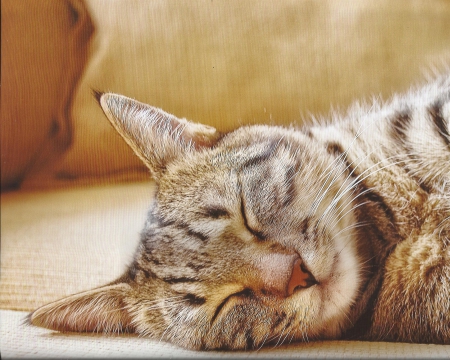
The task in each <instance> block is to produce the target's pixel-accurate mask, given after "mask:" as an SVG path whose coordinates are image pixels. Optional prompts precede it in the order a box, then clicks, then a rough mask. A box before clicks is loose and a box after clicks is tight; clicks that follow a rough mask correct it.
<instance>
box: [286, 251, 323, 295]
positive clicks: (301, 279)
mask: <svg viewBox="0 0 450 360" xmlns="http://www.w3.org/2000/svg"><path fill="white" fill-rule="evenodd" d="M315 284H317V281H316V279H315V278H314V276H313V275H312V274H311V273H310V272H309V271H307V270H306V268H305V267H304V266H303V264H302V261H301V260H300V258H298V259H296V260H295V261H294V265H293V268H292V273H291V278H290V279H289V283H288V286H287V295H288V296H290V295H292V294H293V293H294V291H295V289H297V288H309V287H310V286H313V285H315Z"/></svg>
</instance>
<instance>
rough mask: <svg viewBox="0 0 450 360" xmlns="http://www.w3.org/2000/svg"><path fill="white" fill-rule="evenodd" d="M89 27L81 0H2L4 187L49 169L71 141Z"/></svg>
mask: <svg viewBox="0 0 450 360" xmlns="http://www.w3.org/2000/svg"><path fill="white" fill-rule="evenodd" d="M91 33H92V24H91V23H90V19H89V16H88V14H87V9H86V8H85V6H84V3H83V1H82V0H68V1H60V0H39V1H36V0H20V1H17V0H4V1H2V61H1V63H2V84H1V85H2V86H1V90H2V97H1V103H2V105H1V121H0V126H1V133H0V134H1V166H2V171H1V187H2V190H3V189H5V188H11V187H15V186H18V185H20V182H21V181H22V180H23V179H24V178H27V177H30V176H31V174H33V173H35V172H36V171H38V170H39V169H40V168H43V167H45V168H46V169H47V170H50V169H52V167H53V165H54V164H56V163H57V161H58V159H59V158H60V156H61V155H62V154H63V153H64V151H65V150H66V149H67V148H68V147H69V146H70V144H71V140H72V132H73V130H74V129H73V124H72V123H71V117H70V107H71V103H72V100H73V94H74V91H75V87H76V84H77V81H78V80H79V78H80V76H81V72H82V70H83V67H84V64H85V63H86V60H87V59H86V50H87V44H88V41H89V37H90V34H91Z"/></svg>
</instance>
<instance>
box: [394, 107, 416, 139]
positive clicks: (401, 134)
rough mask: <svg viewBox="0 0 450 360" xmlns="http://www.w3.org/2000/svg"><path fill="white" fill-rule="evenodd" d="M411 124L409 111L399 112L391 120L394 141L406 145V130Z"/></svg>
mask: <svg viewBox="0 0 450 360" xmlns="http://www.w3.org/2000/svg"><path fill="white" fill-rule="evenodd" d="M410 123H411V114H410V113H409V112H407V111H402V112H398V113H396V114H395V116H394V117H393V118H392V120H391V126H392V127H391V136H392V138H393V139H394V140H396V141H398V142H400V143H404V142H405V140H406V130H407V129H408V127H409V125H410Z"/></svg>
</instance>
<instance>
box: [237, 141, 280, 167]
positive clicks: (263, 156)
mask: <svg viewBox="0 0 450 360" xmlns="http://www.w3.org/2000/svg"><path fill="white" fill-rule="evenodd" d="M278 144H279V141H271V142H270V143H269V144H268V146H267V148H266V149H264V151H263V152H262V153H260V154H258V155H256V156H254V157H252V158H250V159H247V160H246V161H245V162H244V164H243V165H242V167H243V168H245V167H251V166H256V165H259V164H261V163H262V162H264V161H267V160H268V159H269V158H270V157H271V156H272V155H273V154H274V153H275V151H276V149H277V146H278Z"/></svg>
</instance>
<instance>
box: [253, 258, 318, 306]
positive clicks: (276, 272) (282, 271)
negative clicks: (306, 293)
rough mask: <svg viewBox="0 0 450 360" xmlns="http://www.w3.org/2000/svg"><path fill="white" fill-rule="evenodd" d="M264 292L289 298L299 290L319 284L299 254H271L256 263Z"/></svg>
mask: <svg viewBox="0 0 450 360" xmlns="http://www.w3.org/2000/svg"><path fill="white" fill-rule="evenodd" d="M256 265H257V268H258V270H259V276H260V279H261V281H262V283H261V287H262V289H263V290H264V291H266V292H269V293H273V294H277V295H278V296H282V297H287V296H290V295H292V294H293V293H294V291H295V290H296V289H298V288H308V287H310V286H312V285H314V284H317V281H316V279H315V278H314V276H313V275H312V274H311V273H310V272H309V271H308V270H307V269H306V268H305V266H304V264H303V263H302V260H301V259H300V257H299V256H298V255H297V254H289V255H288V254H280V253H271V254H268V255H266V256H263V257H262V258H260V259H259V261H258V262H257V263H256Z"/></svg>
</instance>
